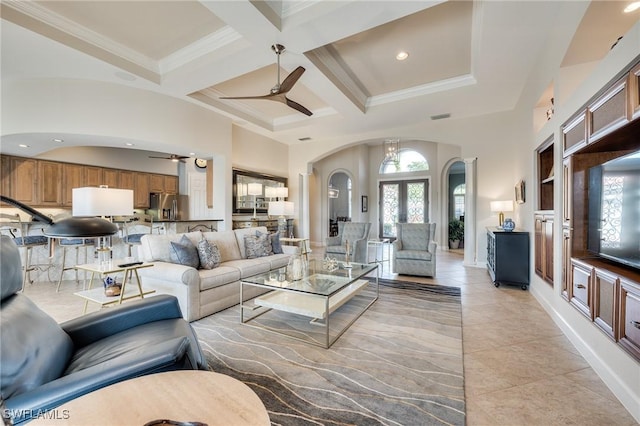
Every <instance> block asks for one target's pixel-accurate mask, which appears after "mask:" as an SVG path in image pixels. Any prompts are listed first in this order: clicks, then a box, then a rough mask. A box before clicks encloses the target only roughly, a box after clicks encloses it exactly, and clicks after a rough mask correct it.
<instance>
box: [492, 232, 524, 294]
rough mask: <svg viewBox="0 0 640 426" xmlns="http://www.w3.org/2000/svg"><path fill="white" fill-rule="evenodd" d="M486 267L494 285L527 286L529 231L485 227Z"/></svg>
mask: <svg viewBox="0 0 640 426" xmlns="http://www.w3.org/2000/svg"><path fill="white" fill-rule="evenodd" d="M487 269H488V271H489V275H490V276H491V279H492V280H493V283H494V285H495V286H496V287H499V286H500V284H508V285H519V286H520V288H522V289H523V290H526V289H527V287H528V286H529V233H528V232H521V231H512V232H507V231H503V230H498V229H495V228H487Z"/></svg>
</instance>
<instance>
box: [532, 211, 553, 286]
mask: <svg viewBox="0 0 640 426" xmlns="http://www.w3.org/2000/svg"><path fill="white" fill-rule="evenodd" d="M534 246H535V249H534V250H535V253H534V262H535V265H534V269H535V271H536V274H538V275H539V276H540V277H542V278H543V279H544V280H545V281H547V282H548V283H550V284H551V285H553V211H547V212H537V213H536V214H535V215H534Z"/></svg>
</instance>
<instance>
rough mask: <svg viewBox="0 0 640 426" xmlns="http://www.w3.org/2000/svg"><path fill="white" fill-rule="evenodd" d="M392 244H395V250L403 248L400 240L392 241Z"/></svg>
mask: <svg viewBox="0 0 640 426" xmlns="http://www.w3.org/2000/svg"><path fill="white" fill-rule="evenodd" d="M391 245H392V246H393V251H394V252H396V251H398V250H402V241H400V240H395V241H394V242H393V243H391Z"/></svg>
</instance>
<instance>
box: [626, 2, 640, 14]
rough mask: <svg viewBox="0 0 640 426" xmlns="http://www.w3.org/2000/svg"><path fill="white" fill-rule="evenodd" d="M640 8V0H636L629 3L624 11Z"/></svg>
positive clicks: (628, 11)
mask: <svg viewBox="0 0 640 426" xmlns="http://www.w3.org/2000/svg"><path fill="white" fill-rule="evenodd" d="M638 8H640V1H634V2H633V3H629V5H628V6H627V7H625V8H624V13H631V12H633V11H636V10H638Z"/></svg>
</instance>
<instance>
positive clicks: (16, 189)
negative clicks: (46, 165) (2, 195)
mask: <svg viewBox="0 0 640 426" xmlns="http://www.w3.org/2000/svg"><path fill="white" fill-rule="evenodd" d="M10 163H11V172H10V173H11V192H10V194H11V195H10V197H11V198H13V199H14V200H16V201H20V202H22V203H25V204H27V205H32V206H33V205H35V204H36V201H37V195H36V183H37V182H36V181H37V178H38V166H37V164H38V162H37V161H36V160H33V159H30V158H20V157H12V158H11V161H10Z"/></svg>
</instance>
